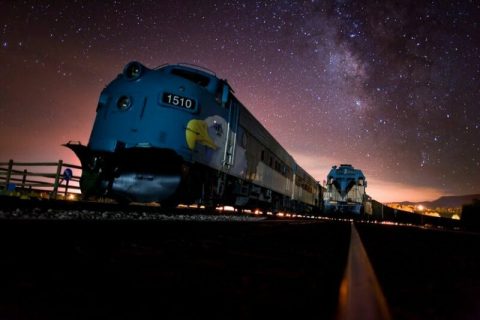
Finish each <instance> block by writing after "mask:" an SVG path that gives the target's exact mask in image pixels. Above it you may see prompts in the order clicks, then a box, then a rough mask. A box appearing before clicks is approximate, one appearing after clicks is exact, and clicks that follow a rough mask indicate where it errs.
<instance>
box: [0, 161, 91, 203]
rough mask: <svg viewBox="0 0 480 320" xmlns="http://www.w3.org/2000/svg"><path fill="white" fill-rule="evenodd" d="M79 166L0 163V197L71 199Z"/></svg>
mask: <svg viewBox="0 0 480 320" xmlns="http://www.w3.org/2000/svg"><path fill="white" fill-rule="evenodd" d="M81 170H82V167H81V166H77V165H73V164H68V163H64V162H63V161H62V160H59V161H58V162H14V161H13V160H10V161H8V162H0V194H6V195H16V196H28V197H40V198H50V199H75V198H77V197H78V195H79V194H80V175H81Z"/></svg>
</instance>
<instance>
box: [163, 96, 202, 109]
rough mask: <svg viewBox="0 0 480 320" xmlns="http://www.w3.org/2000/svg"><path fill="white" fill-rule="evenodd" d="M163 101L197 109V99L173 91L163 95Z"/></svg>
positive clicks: (180, 106) (176, 105)
mask: <svg viewBox="0 0 480 320" xmlns="http://www.w3.org/2000/svg"><path fill="white" fill-rule="evenodd" d="M162 102H163V103H166V104H169V105H172V106H175V107H179V108H184V109H187V110H192V111H193V110H195V106H196V103H195V100H193V99H190V98H187V97H182V96H179V95H176V94H173V93H169V92H165V93H164V94H163V97H162Z"/></svg>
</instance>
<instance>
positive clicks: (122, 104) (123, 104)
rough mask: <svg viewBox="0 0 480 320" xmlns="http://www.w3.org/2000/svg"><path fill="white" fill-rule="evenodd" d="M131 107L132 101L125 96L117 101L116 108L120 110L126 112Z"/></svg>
mask: <svg viewBox="0 0 480 320" xmlns="http://www.w3.org/2000/svg"><path fill="white" fill-rule="evenodd" d="M131 105H132V99H130V97H127V96H121V97H120V98H119V99H118V101H117V107H118V109H120V110H127V109H128V108H130V106H131Z"/></svg>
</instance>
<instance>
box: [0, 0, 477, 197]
mask: <svg viewBox="0 0 480 320" xmlns="http://www.w3.org/2000/svg"><path fill="white" fill-rule="evenodd" d="M479 23H480V3H479V2H478V1H458V2H453V1H451V2H450V1H429V2H427V1H418V0H415V1H390V0H386V1H308V2H307V1H266V2H263V1H262V2H261V1H225V2H220V1H193V0H192V1H181V0H175V1H113V2H109V3H107V2H103V1H98V2H94V1H66V2H65V3H62V1H55V2H52V4H46V1H45V2H44V3H40V2H39V1H25V2H20V1H0V67H1V74H2V76H1V77H0V162H1V161H7V160H8V159H14V160H16V161H56V160H58V159H63V160H65V161H67V162H70V163H79V162H78V161H77V160H76V158H75V156H74V154H73V153H72V152H71V151H70V150H68V149H66V148H64V147H62V146H61V144H62V143H65V142H67V141H68V140H79V141H81V142H83V143H84V144H86V143H87V142H88V138H89V134H90V130H91V127H92V123H93V120H94V117H95V109H96V106H97V99H98V96H99V94H100V91H101V90H102V89H103V88H104V87H105V85H106V84H108V82H109V81H111V80H112V79H113V78H114V77H116V75H117V74H118V73H119V72H121V70H122V69H123V67H124V65H125V64H126V63H128V62H129V61H132V60H137V61H140V62H142V63H143V64H145V65H146V66H148V67H151V68H153V67H156V66H158V65H161V64H164V63H177V62H187V63H194V64H198V65H201V66H203V67H206V68H209V69H211V70H213V71H215V72H216V74H217V75H218V76H219V77H220V78H226V79H228V81H229V83H230V84H231V85H232V87H233V88H234V90H235V94H236V96H237V97H238V98H239V99H240V101H241V102H242V103H243V104H244V105H245V106H246V107H247V108H248V109H249V110H250V111H251V112H252V113H253V114H254V115H255V116H256V117H257V118H258V119H259V120H260V121H261V122H262V123H263V124H264V126H265V127H266V128H267V129H268V130H269V131H270V132H271V133H272V135H273V136H274V137H275V138H276V139H277V140H278V141H279V142H280V143H281V144H282V145H283V146H284V147H285V149H286V150H287V151H288V152H290V153H291V154H292V155H293V156H294V158H295V159H296V160H297V161H298V162H299V163H300V164H301V165H302V166H303V167H305V169H307V171H308V172H309V173H310V174H312V175H313V176H314V177H315V178H316V179H317V180H319V181H323V180H325V177H326V175H327V173H328V171H329V169H330V168H331V166H332V165H335V164H336V165H339V164H340V163H350V164H352V165H353V166H355V167H358V168H360V169H362V170H363V172H364V174H365V176H366V177H367V180H368V183H369V185H368V187H367V192H368V193H369V194H370V195H371V196H373V198H375V199H377V200H380V201H400V200H431V199H434V198H437V197H438V196H441V195H460V194H472V193H480V26H479Z"/></svg>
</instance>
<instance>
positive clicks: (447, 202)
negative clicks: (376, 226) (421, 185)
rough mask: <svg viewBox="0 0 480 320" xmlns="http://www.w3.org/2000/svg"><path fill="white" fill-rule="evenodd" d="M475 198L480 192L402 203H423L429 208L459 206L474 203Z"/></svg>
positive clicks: (478, 196) (479, 195)
mask: <svg viewBox="0 0 480 320" xmlns="http://www.w3.org/2000/svg"><path fill="white" fill-rule="evenodd" d="M474 199H480V194H470V195H463V196H443V197H440V198H438V199H437V200H434V201H420V202H409V201H404V202H400V203H399V204H401V205H406V206H408V205H418V204H422V205H424V206H425V207H427V208H430V209H434V208H458V207H461V206H463V205H464V204H469V203H472V202H473V200H474Z"/></svg>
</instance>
